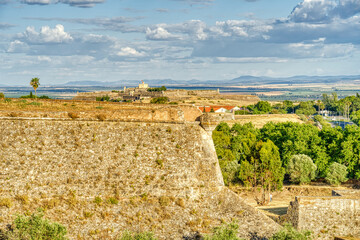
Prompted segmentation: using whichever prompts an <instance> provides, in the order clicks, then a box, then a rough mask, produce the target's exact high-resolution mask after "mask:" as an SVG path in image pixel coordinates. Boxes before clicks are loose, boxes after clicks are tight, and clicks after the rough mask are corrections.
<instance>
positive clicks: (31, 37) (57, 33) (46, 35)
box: [19, 24, 73, 44]
mask: <svg viewBox="0 0 360 240" xmlns="http://www.w3.org/2000/svg"><path fill="white" fill-rule="evenodd" d="M19 37H20V38H21V39H23V40H24V41H25V42H27V43H29V44H43V43H67V42H70V41H72V40H73V38H72V37H71V35H70V34H69V33H67V32H65V29H64V26H63V25H61V24H58V25H56V26H55V28H53V29H52V28H50V27H49V26H43V27H41V29H40V32H37V31H36V30H35V28H34V27H27V28H26V31H25V32H24V33H21V34H20V35H19Z"/></svg>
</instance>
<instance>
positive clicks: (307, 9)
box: [289, 0, 360, 22]
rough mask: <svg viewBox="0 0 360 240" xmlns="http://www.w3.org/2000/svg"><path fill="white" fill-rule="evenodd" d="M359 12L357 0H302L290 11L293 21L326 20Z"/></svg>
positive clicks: (359, 7)
mask: <svg viewBox="0 0 360 240" xmlns="http://www.w3.org/2000/svg"><path fill="white" fill-rule="evenodd" d="M358 13H360V1H359V0H337V1H335V0H304V1H303V2H301V3H299V4H298V5H297V6H296V7H295V8H294V10H293V11H292V12H291V14H290V16H289V18H290V19H291V20H292V21H294V22H328V21H331V20H333V19H334V18H342V19H346V18H349V17H352V16H354V15H356V14H358Z"/></svg>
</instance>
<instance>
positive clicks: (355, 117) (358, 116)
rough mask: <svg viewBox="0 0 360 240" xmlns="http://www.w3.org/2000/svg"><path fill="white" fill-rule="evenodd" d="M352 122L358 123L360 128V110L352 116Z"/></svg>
mask: <svg viewBox="0 0 360 240" xmlns="http://www.w3.org/2000/svg"><path fill="white" fill-rule="evenodd" d="M350 119H351V121H353V122H354V123H356V124H357V125H358V126H359V125H360V110H357V111H354V112H352V113H351V115H350Z"/></svg>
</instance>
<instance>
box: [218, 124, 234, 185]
mask: <svg viewBox="0 0 360 240" xmlns="http://www.w3.org/2000/svg"><path fill="white" fill-rule="evenodd" d="M212 138H213V141H214V146H215V150H216V154H217V156H218V159H219V165H220V168H221V172H222V175H223V179H224V183H225V184H226V185H229V183H231V182H234V181H236V179H237V173H238V169H239V164H238V162H237V161H236V159H235V156H234V154H233V152H232V150H231V132H230V127H229V125H228V124H227V123H224V122H222V123H220V124H219V125H218V126H217V127H216V128H215V130H214V131H213V133H212Z"/></svg>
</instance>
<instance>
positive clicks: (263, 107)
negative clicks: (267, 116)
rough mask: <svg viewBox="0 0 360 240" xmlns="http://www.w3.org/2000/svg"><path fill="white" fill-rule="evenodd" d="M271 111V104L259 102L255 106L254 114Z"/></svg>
mask: <svg viewBox="0 0 360 240" xmlns="http://www.w3.org/2000/svg"><path fill="white" fill-rule="evenodd" d="M271 109H272V107H271V104H270V103H269V102H267V101H259V102H258V103H256V104H255V113H260V114H263V113H269V112H270V111H271Z"/></svg>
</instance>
